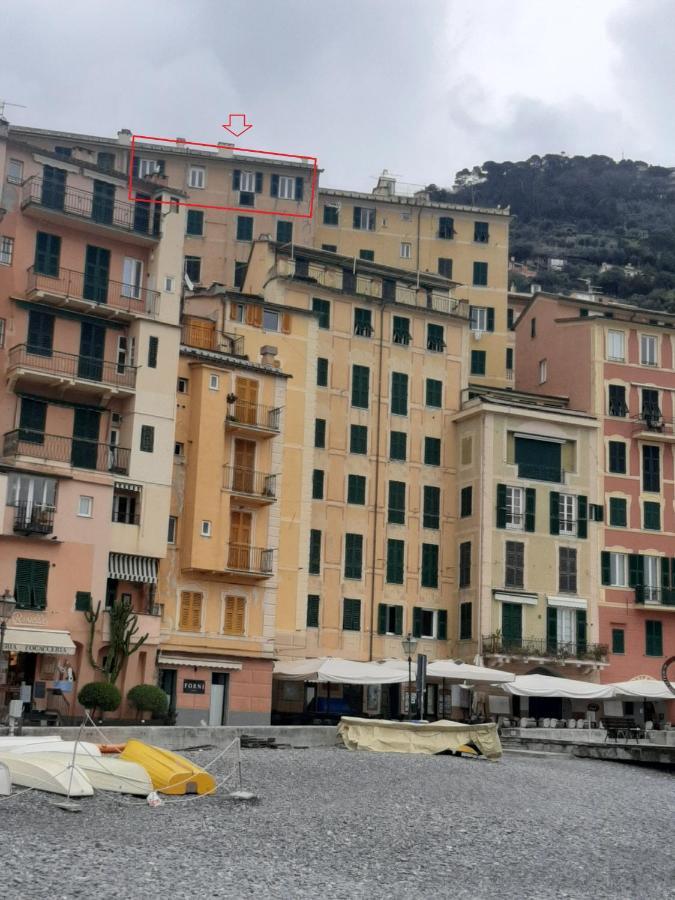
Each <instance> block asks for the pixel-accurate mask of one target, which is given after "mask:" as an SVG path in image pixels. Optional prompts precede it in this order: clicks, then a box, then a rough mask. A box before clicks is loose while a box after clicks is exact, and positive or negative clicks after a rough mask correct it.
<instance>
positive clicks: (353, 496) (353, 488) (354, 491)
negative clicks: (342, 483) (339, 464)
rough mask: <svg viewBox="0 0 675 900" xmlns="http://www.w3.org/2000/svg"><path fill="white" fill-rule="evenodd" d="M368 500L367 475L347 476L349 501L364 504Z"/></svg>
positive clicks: (359, 504)
mask: <svg viewBox="0 0 675 900" xmlns="http://www.w3.org/2000/svg"><path fill="white" fill-rule="evenodd" d="M365 502H366V476H365V475H348V476H347V503H352V504H354V505H355V506H363V505H365Z"/></svg>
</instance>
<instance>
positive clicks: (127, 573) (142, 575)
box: [108, 553, 158, 584]
mask: <svg viewBox="0 0 675 900" xmlns="http://www.w3.org/2000/svg"><path fill="white" fill-rule="evenodd" d="M157 563H158V560H156V559H154V557H152V556H132V555H131V554H129V553H111V554H110V555H109V557H108V578H115V579H116V580H117V581H135V582H142V583H143V584H157Z"/></svg>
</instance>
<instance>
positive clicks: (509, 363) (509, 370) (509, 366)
mask: <svg viewBox="0 0 675 900" xmlns="http://www.w3.org/2000/svg"><path fill="white" fill-rule="evenodd" d="M506 374H507V375H510V376H511V377H513V347H507V348H506Z"/></svg>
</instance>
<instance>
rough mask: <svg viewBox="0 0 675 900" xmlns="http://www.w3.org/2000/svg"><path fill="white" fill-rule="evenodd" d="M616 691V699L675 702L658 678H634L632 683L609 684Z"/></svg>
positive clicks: (673, 695) (674, 696)
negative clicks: (630, 698)
mask: <svg viewBox="0 0 675 900" xmlns="http://www.w3.org/2000/svg"><path fill="white" fill-rule="evenodd" d="M607 687H611V688H612V689H613V691H614V694H613V696H614V697H635V698H639V699H641V700H675V694H671V692H670V691H669V690H668V687H667V685H666V684H664V682H663V681H658V680H657V679H656V678H640V677H638V678H632V679H631V680H630V681H618V682H615V683H614V684H608V685H607Z"/></svg>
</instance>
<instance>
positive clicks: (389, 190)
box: [373, 169, 396, 197]
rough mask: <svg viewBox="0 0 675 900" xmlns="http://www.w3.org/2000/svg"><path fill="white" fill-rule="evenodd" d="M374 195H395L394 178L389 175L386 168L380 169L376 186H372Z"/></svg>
mask: <svg viewBox="0 0 675 900" xmlns="http://www.w3.org/2000/svg"><path fill="white" fill-rule="evenodd" d="M373 194H375V196H376V197H394V196H396V179H395V178H394V176H393V175H390V174H389V172H388V171H387V169H382V174H381V175H380V177H379V178H378V179H377V186H376V187H374V188H373Z"/></svg>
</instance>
